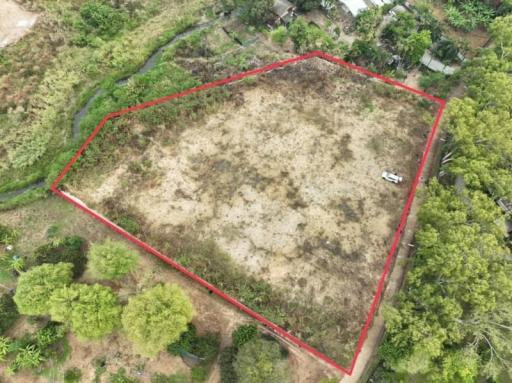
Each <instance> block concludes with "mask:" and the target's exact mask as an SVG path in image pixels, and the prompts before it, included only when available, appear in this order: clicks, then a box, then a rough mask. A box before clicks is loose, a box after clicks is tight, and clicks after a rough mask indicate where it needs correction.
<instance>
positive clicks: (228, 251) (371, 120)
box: [65, 58, 433, 364]
mask: <svg viewBox="0 0 512 383" xmlns="http://www.w3.org/2000/svg"><path fill="white" fill-rule="evenodd" d="M223 88H224V89H223V92H224V93H223V95H224V97H223V98H222V100H221V98H220V97H217V99H218V100H217V102H216V103H215V104H214V107H212V105H211V104H209V107H208V110H206V111H204V110H203V111H201V113H199V110H198V111H197V113H196V115H197V116H199V117H196V118H191V117H187V118H184V119H182V120H181V121H180V122H178V123H176V122H173V123H169V124H165V123H164V124H161V125H160V126H159V127H158V129H154V128H152V129H146V128H145V125H144V119H140V118H139V116H138V115H137V114H136V113H134V114H130V115H128V116H127V117H123V118H122V119H118V120H117V121H116V122H115V123H114V127H108V128H106V129H110V130H111V131H112V132H114V131H118V130H119V128H120V127H123V129H125V131H126V132H129V133H128V134H129V135H130V137H131V138H130V139H128V140H127V141H126V144H125V145H123V147H122V148H119V149H118V150H117V152H116V153H115V156H116V159H118V160H119V161H118V162H117V164H118V165H115V166H109V167H104V168H103V169H102V170H101V172H99V171H98V170H97V168H95V169H93V170H91V169H90V168H89V169H88V170H87V171H85V172H84V173H82V174H81V175H80V176H79V177H74V178H73V179H72V180H71V181H68V182H67V183H66V185H65V187H67V188H68V189H70V190H71V191H72V193H73V194H75V195H77V196H78V197H80V198H81V199H82V200H84V201H85V202H86V203H88V204H89V205H91V206H92V207H94V208H96V209H97V210H99V211H100V212H103V213H104V214H106V215H107V216H109V217H111V218H112V219H114V220H116V219H117V220H118V222H119V223H121V224H123V223H126V221H127V219H129V220H133V221H134V222H132V224H131V226H130V227H131V228H132V229H133V230H132V231H135V232H136V234H137V235H138V236H140V237H142V238H143V239H144V240H146V241H147V242H149V243H150V244H152V245H155V246H156V247H157V248H159V249H161V250H163V251H164V252H166V253H167V254H169V255H170V256H172V257H174V258H175V259H176V260H178V261H179V262H180V263H182V264H183V265H184V266H186V267H189V268H190V269H192V270H193V271H194V272H196V273H198V274H199V275H201V276H203V277H204V278H205V279H206V280H208V281H210V282H212V283H214V284H216V285H217V286H219V287H220V288H222V289H224V290H226V291H227V292H228V293H230V294H233V295H234V296H235V297H236V298H238V299H240V300H241V301H242V302H244V303H245V304H247V305H248V306H249V307H251V308H253V309H254V310H256V311H258V312H260V313H262V314H264V315H267V316H268V317H269V319H271V320H273V321H275V322H276V323H278V324H280V325H281V326H284V327H285V328H287V329H288V330H291V331H292V332H293V333H294V334H295V335H297V336H299V337H302V338H303V339H304V340H305V341H307V342H309V343H311V344H312V345H313V346H314V347H316V348H317V349H319V350H320V351H322V352H324V353H326V354H327V355H328V356H329V357H331V358H333V359H334V360H336V361H337V362H339V363H342V364H347V362H348V361H350V359H351V357H352V354H353V352H354V346H355V342H356V341H357V337H358V335H359V332H360V331H361V327H362V325H363V323H364V320H365V317H366V312H367V310H368V307H369V305H370V301H371V299H372V296H373V294H374V293H375V289H376V285H377V281H378V276H379V275H380V273H381V272H382V268H383V265H384V260H385V258H386V255H387V252H388V251H389V247H390V245H391V240H392V237H393V233H394V231H395V229H396V226H397V224H398V221H399V218H400V214H401V210H402V206H403V205H404V203H405V199H406V196H407V193H408V190H409V186H410V184H411V181H412V179H413V177H414V174H415V171H416V169H417V167H418V164H419V159H420V156H421V152H422V150H423V146H424V142H425V140H426V137H427V134H428V132H429V129H430V126H431V123H432V116H433V110H432V109H431V108H432V107H431V105H429V104H428V103H425V102H420V100H419V98H416V97H414V96H412V95H410V94H407V93H406V92H402V91H398V90H396V89H394V88H392V87H389V86H387V85H384V84H381V83H378V82H376V81H372V80H370V79H368V78H366V77H363V76H360V75H356V74H354V73H351V72H349V71H347V70H346V69H344V68H341V67H339V66H338V65H335V64H332V63H329V62H326V61H324V60H321V59H318V58H314V59H310V60H307V61H303V62H301V63H298V64H294V65H292V66H288V67H285V68H284V69H281V70H276V71H273V72H270V73H267V74H264V75H259V76H257V77H255V78H253V79H250V80H249V81H242V82H238V83H235V84H231V85H227V86H224V87H223ZM209 92H210V93H211V95H212V96H213V93H214V92H217V93H218V90H215V91H209ZM208 96H209V95H206V96H205V97H208ZM219 100H221V101H219ZM178 107H179V105H178V104H177V103H175V104H173V103H172V102H171V103H169V104H166V106H165V108H178ZM197 108H198V109H201V106H200V105H199V106H198V107H197ZM145 113H152V112H151V111H148V112H145ZM155 113H157V111H155ZM145 118H147V114H146V117H145ZM116 127H117V129H116ZM106 134H107V135H108V134H109V133H108V132H107V133H106ZM105 139H108V137H106V136H105V137H103V138H101V139H99V141H102V140H105ZM141 142H144V145H142V144H141ZM94 145H101V142H100V143H99V144H98V143H93V146H92V147H91V149H90V150H91V151H92V152H94V151H95V150H97V149H95V147H94ZM113 155H114V153H113ZM84 161H87V156H86V158H85V159H84ZM383 170H389V171H395V172H397V173H399V174H400V175H402V176H403V177H404V183H403V184H401V185H394V184H391V183H388V182H386V181H384V180H383V179H382V178H381V173H382V171H383ZM98 173H101V174H98ZM121 221H122V222H121ZM255 286H256V287H255Z"/></svg>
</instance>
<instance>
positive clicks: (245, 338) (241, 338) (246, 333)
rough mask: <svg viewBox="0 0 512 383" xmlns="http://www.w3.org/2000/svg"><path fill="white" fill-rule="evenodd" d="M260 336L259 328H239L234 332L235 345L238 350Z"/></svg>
mask: <svg viewBox="0 0 512 383" xmlns="http://www.w3.org/2000/svg"><path fill="white" fill-rule="evenodd" d="M257 336H258V328H257V327H256V325H253V324H248V325H242V326H240V327H238V328H237V329H236V330H235V331H233V345H234V346H235V347H236V348H240V347H242V346H243V345H244V344H245V343H247V342H249V341H251V340H253V339H254V338H256V337H257Z"/></svg>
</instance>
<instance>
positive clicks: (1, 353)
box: [0, 336, 11, 362]
mask: <svg viewBox="0 0 512 383" xmlns="http://www.w3.org/2000/svg"><path fill="white" fill-rule="evenodd" d="M10 350H11V341H10V339H9V338H5V337H3V336H0V362H3V361H5V357H6V356H7V354H8V353H9V351H10Z"/></svg>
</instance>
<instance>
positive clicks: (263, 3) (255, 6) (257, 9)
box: [237, 0, 274, 25]
mask: <svg viewBox="0 0 512 383" xmlns="http://www.w3.org/2000/svg"><path fill="white" fill-rule="evenodd" d="M237 4H238V6H239V7H240V18H241V19H242V20H243V21H244V22H245V23H247V24H253V25H258V24H261V23H264V22H265V21H266V20H267V18H268V16H269V15H270V14H271V11H272V7H273V5H274V0H237Z"/></svg>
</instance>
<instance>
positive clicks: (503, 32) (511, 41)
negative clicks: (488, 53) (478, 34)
mask: <svg viewBox="0 0 512 383" xmlns="http://www.w3.org/2000/svg"><path fill="white" fill-rule="evenodd" d="M489 32H490V34H491V36H492V39H493V41H494V43H495V44H496V50H497V52H498V54H499V56H500V57H501V58H502V59H505V58H507V59H508V60H510V58H511V56H512V15H508V16H503V17H498V18H496V20H494V22H493V23H492V24H491V25H490V27H489Z"/></svg>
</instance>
